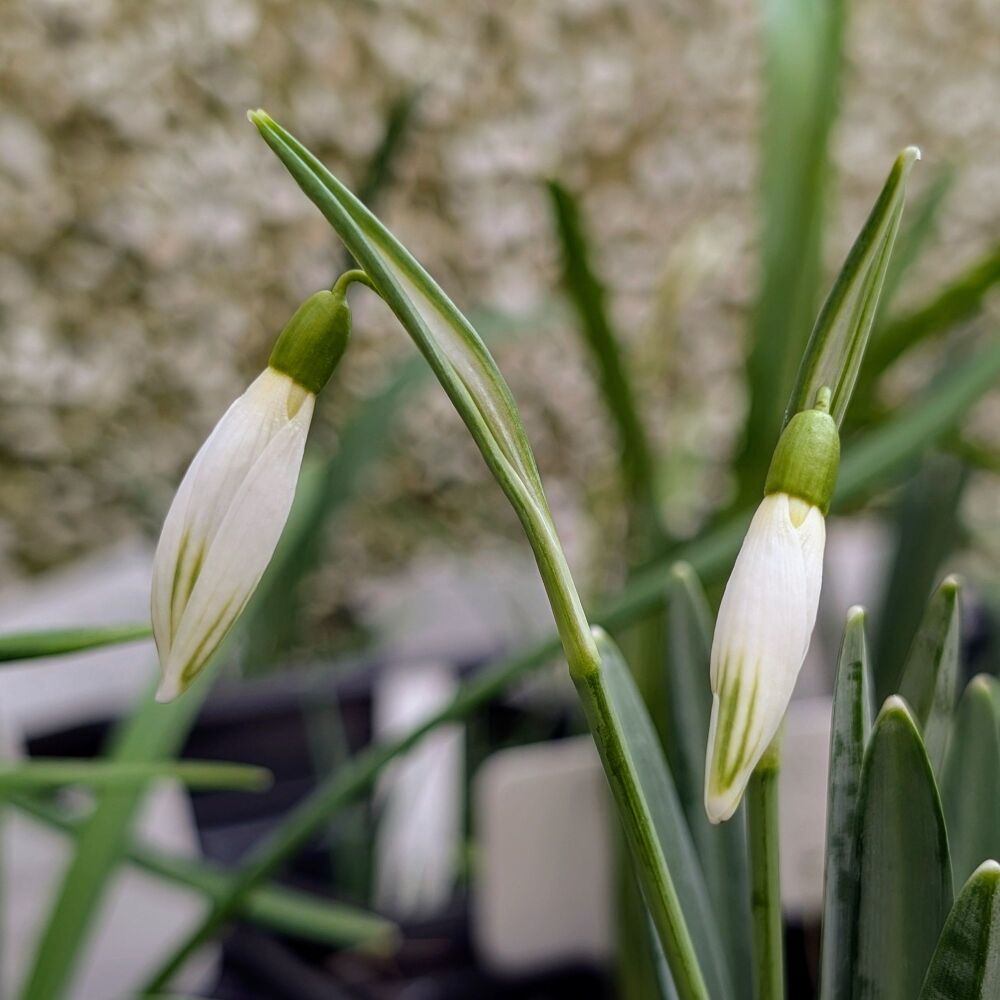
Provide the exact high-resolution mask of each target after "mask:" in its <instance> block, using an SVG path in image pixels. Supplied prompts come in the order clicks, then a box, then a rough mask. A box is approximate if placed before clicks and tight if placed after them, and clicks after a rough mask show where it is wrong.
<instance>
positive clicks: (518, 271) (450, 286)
mask: <svg viewBox="0 0 1000 1000" xmlns="http://www.w3.org/2000/svg"><path fill="white" fill-rule="evenodd" d="M853 6H854V7H856V8H857V10H856V11H855V16H854V18H853V22H852V25H851V30H850V44H849V67H848V80H847V91H846V95H845V102H844V115H843V118H842V120H841V122H840V124H839V126H838V129H837V132H836V136H835V158H836V162H837V165H838V168H839V178H838V184H837V194H838V202H837V206H838V207H837V211H836V212H833V213H831V237H830V240H829V247H828V250H829V255H830V261H831V265H833V264H835V263H836V262H837V260H839V258H840V256H841V255H842V254H843V252H844V249H845V248H846V246H847V245H848V243H849V241H850V239H851V238H852V236H853V233H854V232H855V231H856V229H857V227H858V225H859V224H860V222H861V220H862V219H863V217H864V214H865V212H866V211H867V208H868V206H869V204H870V202H871V200H872V198H873V196H874V194H875V192H876V190H877V187H878V185H879V183H880V182H881V179H882V177H883V175H884V173H885V170H886V168H887V166H888V164H889V162H890V161H891V158H892V156H893V155H894V153H895V152H896V150H898V148H900V147H901V146H902V145H904V144H906V143H909V142H916V143H918V144H919V145H921V146H922V147H923V150H924V156H925V165H926V166H928V167H933V166H934V165H936V164H939V163H941V162H942V161H944V160H948V161H951V162H953V163H955V164H956V165H957V166H958V167H959V168H960V174H959V180H958V183H957V185H956V189H955V191H954V194H953V196H952V198H951V199H950V201H949V203H948V208H947V211H946V214H945V217H944V219H943V222H942V226H941V231H940V236H939V239H938V243H937V247H936V249H935V251H934V252H933V253H932V254H930V255H928V257H927V258H926V260H925V261H924V262H923V263H922V265H921V267H920V269H919V270H918V272H917V275H916V281H915V282H914V284H915V286H916V287H917V294H919V291H920V289H921V288H922V289H927V288H929V287H932V286H933V285H934V284H936V283H938V282H939V281H940V280H942V279H944V278H945V277H947V276H948V275H949V274H951V273H953V272H954V271H955V270H956V269H958V268H959V267H960V266H961V265H962V264H963V263H964V262H966V261H968V260H970V259H971V258H972V257H973V256H974V255H975V254H976V253H977V252H979V251H981V250H982V249H983V248H984V246H985V245H986V244H987V243H988V242H989V240H990V239H991V238H992V239H995V237H996V232H997V222H998V219H1000V176H998V167H997V164H998V163H1000V125H998V119H997V116H996V109H997V107H998V105H1000V102H998V98H1000V92H998V91H1000V8H998V7H997V5H996V4H995V3H992V2H990V0H955V2H952V3H950V4H947V5H942V4H940V3H935V2H932V0H915V2H912V3H907V4H900V3H898V2H896V3H894V2H889V0H872V2H869V3H866V4H854V5H853ZM754 10H755V5H754V4H752V3H737V2H734V0H717V2H709V3H705V2H701V0H673V2H670V0H659V2H658V0H640V2H636V3H624V2H615V0H565V2H561V3H544V4H543V3H534V2H528V0H509V2H507V3H502V4H498V3H490V2H487V0H481V2H472V3H468V2H447V3H438V4H427V3H421V2H417V0H409V2H391V3H390V2H385V3H380V2H373V0H353V2H347V0H342V2H331V0H296V2H294V3H288V2H279V0H212V2H210V3H209V2H194V0H145V2H142V3H136V2H130V0H88V2H87V3H76V2H70V0H65V2H62V0H59V2H57V0H6V2H5V3H4V5H3V21H4V31H3V33H2V34H0V205H2V211H0V579H4V578H10V576H12V575H14V574H17V573H21V572H24V571H29V570H34V569H37V568H39V567H44V566H47V565H50V564H53V563H56V562H59V561H61V560H64V559H66V558H68V557H70V556H72V555H74V554H76V553H78V552H81V551H84V550H87V549H90V548H93V547H95V546H98V545H101V544H103V543H106V542H109V541H111V540H113V539H115V538H117V537H120V536H122V535H124V534H128V533H130V532H134V531H136V530H145V531H149V532H152V531H154V530H155V528H156V526H157V524H158V520H159V518H160V517H161V516H162V513H163V511H164V510H165V507H166V504H167V503H168V502H169V498H170V495H171V491H172V489H173V487H174V485H175V484H176V482H177V480H178V477H179V476H180V474H181V473H182V471H183V468H184V466H185V464H186V462H187V461H188V460H189V458H190V456H191V455H192V453H193V452H194V450H195V448H196V447H197V445H198V443H199V442H200V440H201V438H202V437H203V435H204V434H205V433H206V431H207V430H208V428H209V427H210V426H211V425H212V423H213V422H214V421H215V419H216V418H217V417H218V416H219V414H220V413H221V412H222V410H223V409H224V408H225V406H226V405H227V403H228V402H229V400H230V399H231V398H232V397H234V396H235V395H236V394H237V393H238V392H239V391H240V390H241V388H242V386H243V385H244V384H245V383H246V381H247V380H248V378H249V377H250V376H251V375H252V374H253V373H254V372H255V371H256V370H257V369H258V368H259V367H260V366H261V364H262V363H263V361H264V359H265V358H266V356H267V351H268V349H269V344H270V341H271V338H272V337H273V335H274V333H275V332H276V331H277V330H278V329H279V328H280V326H281V325H282V323H283V322H284V320H285V319H286V318H287V316H288V315H289V314H290V312H291V310H292V309H293V308H294V307H295V305H296V304H297V302H298V301H299V300H300V299H301V298H302V297H304V296H305V295H306V294H307V293H309V292H311V291H313V290H315V289H316V288H318V287H322V286H324V285H325V284H327V283H329V281H330V280H331V277H332V276H333V275H334V273H335V269H336V266H337V264H338V263H339V261H340V251H339V248H338V247H337V246H336V244H335V241H334V238H333V235H332V233H331V231H330V230H329V228H328V226H327V225H326V223H325V222H323V220H322V219H321V218H320V217H319V216H318V213H317V212H316V211H315V209H314V208H313V207H312V206H311V205H310V204H309V203H308V202H307V201H306V199H305V198H304V197H302V196H301V195H300V194H299V192H298V191H297V189H295V188H294V186H293V184H292V183H291V182H290V180H289V179H288V178H287V176H286V175H285V174H284V172H283V171H282V169H281V168H280V166H279V165H278V163H277V162H276V161H275V159H274V158H273V156H272V155H271V154H270V152H269V151H268V150H267V149H266V147H265V146H264V145H263V143H261V141H260V140H259V138H257V136H256V134H255V132H254V130H253V128H252V127H251V126H249V125H248V123H247V122H246V120H245V118H244V111H245V110H246V108H248V107H255V106H258V105H264V106H265V107H267V109H268V110H269V111H271V113H272V114H274V115H275V116H276V117H278V118H279V120H281V121H283V122H284V123H286V124H287V125H288V126H289V127H290V128H292V129H293V130H294V131H295V132H296V133H297V134H299V135H300V136H301V137H302V138H303V139H305V140H306V141H307V142H308V143H309V144H310V145H311V146H312V147H313V148H314V149H315V150H316V151H317V152H318V153H319V154H320V155H321V156H322V157H323V158H324V159H325V160H326V162H328V163H329V164H330V165H331V167H332V168H333V169H334V170H335V171H336V172H337V173H338V174H340V175H341V176H342V177H343V178H344V179H345V180H346V181H347V182H349V183H358V182H359V180H360V179H361V177H362V176H363V173H364V164H365V163H366V161H367V159H368V157H369V156H370V155H371V153H372V151H373V150H374V149H375V148H376V146H377V144H378V142H379V139H380V137H381V133H382V130H383V128H384V122H385V116H386V114H387V112H388V109H389V108H390V106H391V105H392V103H393V102H394V101H395V100H396V99H397V98H398V97H399V96H400V95H402V94H404V93H406V92H408V91H410V90H412V89H413V88H417V87H419V88H421V96H420V99H419V105H418V114H417V117H416V120H415V122H414V126H413V129H412V131H411V133H410V136H409V139H408V142H407V144H406V148H405V151H404V153H403V155H402V156H401V158H400V159H399V160H398V162H397V164H396V180H395V182H394V184H393V186H392V187H391V188H390V189H389V190H388V191H387V192H386V194H385V196H384V198H383V199H382V201H381V204H380V213H381V214H382V215H383V217H384V218H385V219H386V220H387V222H388V223H389V225H390V226H391V227H392V228H393V229H394V230H395V231H396V232H397V233H398V234H399V235H400V236H401V238H402V239H403V240H404V241H405V242H406V243H407V244H408V245H409V246H410V247H411V248H412V249H413V251H414V252H415V253H416V254H417V255H418V256H419V257H420V258H421V259H422V260H423V261H424V263H425V264H426V265H427V266H428V267H429V269H430V270H431V271H432V272H433V273H434V274H435V275H436V276H438V278H439V280H440V281H441V282H442V284H443V285H444V286H445V288H446V289H447V290H448V291H449V292H450V293H451V294H452V295H453V297H455V298H456V300H457V301H458V302H459V304H460V305H462V306H463V307H468V308H470V309H473V308H476V309H491V310H500V311H503V312H505V313H508V314H511V315H513V316H515V317H521V318H522V320H523V326H524V329H523V331H522V332H521V333H520V335H518V336H516V337H514V338H511V339H509V340H507V341H505V342H504V343H503V345H502V346H501V347H500V349H499V350H498V355H499V357H500V361H501V365H502V367H503V368H504V370H505V372H506V373H507V374H508V377H509V379H510V381H511V383H512V386H513V388H514V391H515V394H516V395H517V397H518V399H519V400H520V402H521V405H522V407H523V410H524V414H525V420H526V423H527V425H528V428H529V431H530V434H531V436H532V439H533V442H534V443H535V446H536V449H537V452H538V456H539V462H540V465H541V466H542V469H543V473H544V475H545V478H546V482H547V484H548V488H549V490H550V492H551V494H552V497H553V502H554V506H555V507H556V509H557V512H558V515H559V518H560V521H561V524H562V526H563V529H564V531H565V533H566V536H567V541H568V542H569V545H570V548H571V556H572V558H573V560H574V562H575V563H576V564H578V565H579V566H580V567H581V568H582V569H584V570H588V569H589V570H596V568H597V567H601V566H604V564H603V562H602V554H601V552H600V548H599V547H598V546H595V545H594V544H593V543H594V527H593V525H594V524H595V515H596V520H600V521H601V522H603V523H607V524H611V525H612V526H613V525H614V524H615V523H616V521H617V518H616V513H615V510H616V497H615V492H614V485H613V483H614V454H613V445H612V442H611V441H610V440H609V437H608V435H607V434H606V432H605V429H604V426H603V421H602V419H601V414H600V410H599V408H598V406H597V405H596V401H595V393H594V389H593V387H592V385H591V382H590V380H589V378H588V375H587V366H586V363H585V359H584V358H583V357H582V355H581V352H580V351H579V349H578V347H577V343H576V340H575V338H574V336H573V334H572V331H571V329H570V328H569V327H568V325H567V324H566V323H565V322H563V321H552V320H551V319H550V318H547V319H543V318H541V317H543V316H546V317H547V316H550V315H551V309H550V308H548V307H549V306H550V304H551V302H552V295H553V289H554V286H555V277H556V271H557V268H556V254H555V248H554V245H553V240H552V237H551V227H550V223H549V218H548V214H547V204H546V200H545V197H544V192H543V190H542V188H541V186H540V184H539V179H540V178H541V177H544V176H546V175H548V174H558V175H559V176H561V177H563V178H564V179H565V180H566V181H567V182H568V183H569V184H570V185H571V186H573V187H574V188H575V189H576V190H578V191H581V192H583V193H584V194H585V207H586V210H587V213H588V220H589V223H590V228H591V230H592V231H593V234H594V236H595V237H596V238H597V241H598V242H599V245H600V265H601V267H602V269H603V272H604V274H605V275H606V276H607V278H608V280H609V284H610V285H611V288H612V289H613V292H614V294H613V308H614V312H615V315H616V317H617V319H618V320H619V321H620V324H621V327H622V329H623V330H624V331H625V332H626V334H627V338H628V345H627V346H628V350H629V352H630V359H631V360H632V362H633V367H634V371H635V373H636V379H637V382H638V385H639V388H640V390H641V396H642V404H643V407H644V409H645V411H646V413H647V414H648V416H649V419H650V422H651V427H652V428H653V431H654V436H655V437H656V441H657V445H658V447H659V448H660V449H661V451H662V452H663V453H664V454H665V455H667V456H668V458H667V461H666V462H665V466H664V467H665V477H666V482H667V499H668V514H669V516H670V517H671V519H672V521H673V523H674V524H675V525H676V526H677V527H678V528H680V529H682V530H683V529H686V528H690V527H693V526H695V525H696V524H697V523H698V519H699V517H700V516H701V514H702V512H703V511H704V510H705V509H706V504H708V503H711V502H714V501H716V500H717V499H718V498H719V497H721V496H722V495H723V494H724V491H725V489H726V486H727V481H726V479H725V476H724V474H723V472H722V470H723V469H724V465H725V460H726V457H727V455H728V453H729V451H730V449H731V446H732V438H733V431H734V428H735V427H736V426H737V424H738V421H739V420H740V417H741V414H742V412H743V407H744V403H745V401H744V398H743V388H742V385H741V382H740V376H739V371H740V368H739V366H740V364H741V358H742V354H743V350H744V341H743V337H744V329H745V313H746V308H747V305H748V302H749V301H750V299H751V297H752V294H753V289H754V279H755V274H754V270H753V262H754V257H753V242H754V234H755V204H754V192H755V177H754V171H755V163H756V146H755V128H756V120H757V113H758V112H757V102H758V97H759V93H758V75H759V60H760V55H759V46H758V43H757V27H758V26H757V24H756V21H755V15H754ZM922 169H924V173H925V174H926V173H927V171H926V169H925V168H922ZM915 183H916V186H917V187H919V185H920V184H921V183H922V181H921V179H920V176H918V178H917V180H916V182H915ZM911 294H913V292H912V290H911ZM356 301H357V309H356V313H355V330H356V338H355V343H354V346H353V348H352V350H351V352H350V354H349V356H348V360H347V362H345V366H344V368H343V370H342V371H341V373H339V374H338V377H337V381H336V386H335V388H334V389H333V392H332V393H331V396H333V398H332V399H330V400H329V401H327V402H326V403H325V405H324V408H323V421H322V423H321V426H320V427H319V428H318V431H317V435H316V438H317V440H316V444H317V445H320V446H322V445H323V444H325V443H330V442H332V441H333V440H334V436H335V431H334V428H335V427H336V425H337V424H338V423H340V422H341V421H343V419H345V417H346V416H347V414H348V413H349V412H350V409H351V407H352V405H353V403H354V401H355V400H357V399H358V398H359V397H361V396H363V395H365V394H366V393H368V392H370V391H372V390H373V388H374V387H375V386H377V385H378V383H379V380H380V379H381V378H382V377H383V376H384V374H385V372H386V371H387V370H389V367H390V363H391V361H392V360H393V359H395V358H397V357H402V356H404V355H406V354H407V353H408V352H409V351H410V347H409V345H408V344H407V343H406V342H405V338H404V336H403V335H402V334H401V332H400V331H399V330H398V329H397V328H396V327H395V326H394V323H393V322H392V319H391V317H390V316H389V314H388V312H387V311H386V310H385V309H384V307H382V306H381V305H380V304H379V303H376V302H374V301H372V297H371V296H368V295H366V294H365V293H364V292H363V291H359V292H358V293H357V294H356ZM392 454H393V458H392V462H391V463H385V464H383V466H382V467H380V468H379V469H378V470H377V472H376V474H375V475H374V476H373V477H372V478H371V480H370V483H369V486H368V490H367V493H366V495H365V497H364V498H363V502H361V503H359V504H357V505H356V506H355V507H354V509H353V510H352V511H351V512H350V513H349V515H348V517H347V518H346V520H345V521H344V522H342V525H343V530H342V531H340V532H338V536H337V539H335V541H334V545H333V551H332V556H331V561H330V564H329V565H330V566H331V569H330V570H329V571H328V572H326V573H325V574H324V586H323V587H322V588H321V593H322V598H321V599H320V603H321V604H322V605H323V607H324V608H326V609H329V608H332V607H334V606H336V605H338V603H342V602H343V601H345V600H346V599H347V598H346V595H347V593H348V591H349V590H350V588H351V587H352V586H354V585H355V584H356V583H357V581H358V580H359V579H360V578H363V577H364V576H365V575H366V574H375V575H377V574H380V573H385V572H388V571H390V570H391V568H392V567H393V566H396V565H398V564H399V563H400V562H401V561H402V560H404V559H406V558H407V557H408V556H409V555H411V554H412V553H413V552H414V550H416V549H417V548H419V547H422V546H428V545H437V544H443V545H449V544H455V543H457V544H467V543H468V542H470V541H471V540H472V539H474V538H480V537H483V535H482V533H483V532H486V536H485V537H486V538H492V539H494V540H497V539H498V538H503V537H505V536H508V535H509V536H511V537H513V536H515V535H516V528H515V526H514V523H513V519H512V517H511V516H510V515H509V514H508V513H507V511H506V509H505V505H504V504H503V502H502V501H501V500H500V498H499V493H498V491H497V490H496V489H494V488H493V487H492V486H491V485H489V484H488V482H487V477H486V474H485V471H484V469H483V467H482V464H481V462H480V461H479V460H478V458H477V456H476V455H475V453H474V450H473V448H472V446H471V444H470V443H469V442H468V441H467V438H466V435H465V434H464V433H463V432H462V430H461V428H460V427H459V426H458V422H457V420H456V419H455V418H454V417H453V416H452V415H451V414H450V412H449V408H448V406H447V405H446V403H445V401H444V399H443V396H442V395H441V394H440V393H439V392H437V391H435V390H434V389H429V390H428V391H427V392H426V393H424V394H422V395H421V396H419V397H418V399H417V400H416V401H415V403H414V404H413V405H412V407H411V408H410V409H409V410H408V412H407V418H406V421H405V423H404V425H403V426H401V428H400V430H399V431H398V433H397V435H396V439H395V444H394V449H393V453H392ZM342 565H350V566H351V567H352V573H351V574H350V579H346V578H345V575H344V574H342V573H340V572H339V571H337V569H336V567H337V566H342ZM605 568H606V567H605Z"/></svg>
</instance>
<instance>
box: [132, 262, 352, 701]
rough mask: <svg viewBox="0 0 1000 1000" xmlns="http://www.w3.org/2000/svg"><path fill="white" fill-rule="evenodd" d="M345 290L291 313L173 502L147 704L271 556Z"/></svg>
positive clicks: (340, 332)
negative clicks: (154, 686) (156, 670)
mask: <svg viewBox="0 0 1000 1000" xmlns="http://www.w3.org/2000/svg"><path fill="white" fill-rule="evenodd" d="M349 273H356V272H349ZM345 277H346V275H345ZM342 280H343V279H342ZM346 288H347V283H344V285H343V287H341V282H340V281H338V283H337V285H336V286H335V287H334V290H333V291H324V292H317V293H316V294H315V295H313V296H311V297H310V298H309V299H307V300H306V301H305V302H304V303H303V304H302V305H301V306H300V307H299V309H298V310H297V311H296V313H295V315H294V316H293V317H292V318H291V320H290V321H289V322H288V325H287V326H286V327H285V329H284V330H283V331H282V333H281V335H280V336H279V337H278V340H277V342H276V343H275V346H274V350H273V351H272V353H271V357H270V360H269V362H268V366H267V368H265V369H264V371H263V372H261V374H260V375H258V376H257V378H256V379H255V380H254V382H253V383H252V384H251V385H250V387H249V388H248V389H247V390H246V392H244V393H243V395H242V396H240V398H239V399H237V400H236V402H234V403H233V404H232V405H231V406H230V407H229V409H228V410H227V411H226V413H225V414H224V415H223V417H222V419H221V420H220V421H219V422H218V424H216V426H215V429H214V430H213V431H212V433H211V434H210V435H209V437H208V440H207V441H205V443H204V444H203V445H202V446H201V449H200V450H199V451H198V454H197V455H195V457H194V461H192V463H191V465H190V467H189V468H188V470H187V473H186V474H185V476H184V479H183V481H182V482H181V485H180V488H179V489H178V491H177V495H176V496H175V497H174V502H173V503H172V504H171V506H170V510H169V511H168V513H167V517H166V520H165V522H164V524H163V531H162V532H161V534H160V540H159V543H158V545H157V547H156V555H155V557H154V559H153V583H152V618H153V636H154V638H155V640H156V648H157V652H158V654H159V659H160V670H161V673H162V680H161V683H160V687H159V689H158V691H157V693H156V697H157V700H158V701H170V700H171V699H173V698H176V697H177V695H179V694H180V693H181V692H183V691H184V690H185V688H187V687H188V685H189V684H190V683H191V682H192V681H193V680H194V678H195V677H196V676H197V674H198V673H199V671H201V669H202V668H203V667H204V666H205V664H206V662H207V661H208V659H209V657H210V656H211V655H212V653H214V652H215V650H216V649H217V648H218V647H219V644H220V643H221V642H222V640H223V639H224V638H225V636H226V634H227V633H228V632H229V630H230V629H231V628H232V626H233V624H234V623H235V621H236V619H237V618H239V616H240V613H241V612H242V611H243V609H244V608H245V607H246V604H247V601H249V600H250V597H251V595H252V594H253V592H254V590H255V589H256V587H257V584H258V583H259V582H260V578H261V576H262V575H263V573H264V570H265V569H266V568H267V564H268V563H269V562H270V560H271V556H272V555H273V554H274V549H275V546H276V545H277V544H278V539H279V537H280V536H281V532H282V529H283V528H284V526H285V521H286V520H287V519H288V512H289V510H290V509H291V506H292V499H293V497H294V496H295V486H296V483H297V481H298V476H299V467H300V466H301V463H302V452H303V449H304V448H305V443H306V435H307V434H308V432H309V424H310V421H311V420H312V415H313V407H314V405H315V402H316V394H317V393H318V392H319V391H320V390H321V389H322V388H323V386H324V385H325V384H326V382H327V380H328V379H329V377H330V375H331V374H332V373H333V370H334V368H335V367H336V365H337V363H338V362H339V360H340V358H341V355H342V354H343V352H344V349H345V347H346V346H347V339H348V336H349V335H350V325H351V320H350V311H349V309H348V307H347V303H346V300H345V297H344V293H345V292H346Z"/></svg>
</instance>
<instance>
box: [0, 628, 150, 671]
mask: <svg viewBox="0 0 1000 1000" xmlns="http://www.w3.org/2000/svg"><path fill="white" fill-rule="evenodd" d="M152 634H153V632H152V630H151V629H150V627H149V626H148V625H113V626H109V627H104V628H63V629H44V630H42V631H38V632H12V633H10V634H9V635H3V636H0V663H12V662H16V661H17V660H32V659H37V658H38V657H41V656H63V655H65V654H67V653H79V652H82V651H83V650H86V649H98V648H99V647H101V646H112V645H115V644H117V643H122V642H137V641H138V640H140V639H149V638H151V637H152Z"/></svg>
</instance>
